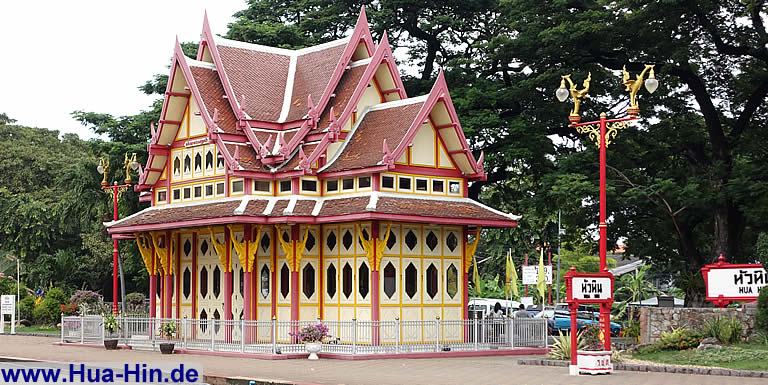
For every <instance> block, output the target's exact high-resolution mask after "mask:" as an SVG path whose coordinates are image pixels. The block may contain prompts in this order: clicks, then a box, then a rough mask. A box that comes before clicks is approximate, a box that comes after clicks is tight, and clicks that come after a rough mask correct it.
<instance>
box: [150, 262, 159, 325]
mask: <svg viewBox="0 0 768 385" xmlns="http://www.w3.org/2000/svg"><path fill="white" fill-rule="evenodd" d="M154 252H155V251H154V250H152V253H154ZM155 317H157V274H150V275H149V318H155Z"/></svg>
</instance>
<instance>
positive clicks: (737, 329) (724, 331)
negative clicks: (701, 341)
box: [701, 317, 744, 344]
mask: <svg viewBox="0 0 768 385" xmlns="http://www.w3.org/2000/svg"><path fill="white" fill-rule="evenodd" d="M743 331H744V326H742V324H741V321H739V320H738V319H736V318H724V317H717V318H710V319H707V320H704V325H702V328H701V334H702V335H703V336H704V337H713V338H716V339H717V340H718V341H719V342H720V343H723V344H734V343H737V342H739V341H741V340H742V338H741V335H742V333H743Z"/></svg>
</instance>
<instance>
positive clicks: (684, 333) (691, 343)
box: [653, 328, 702, 350]
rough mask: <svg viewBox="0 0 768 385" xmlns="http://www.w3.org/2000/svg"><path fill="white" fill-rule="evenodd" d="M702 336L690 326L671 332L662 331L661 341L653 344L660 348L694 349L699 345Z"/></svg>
mask: <svg viewBox="0 0 768 385" xmlns="http://www.w3.org/2000/svg"><path fill="white" fill-rule="evenodd" d="M701 340H702V336H701V335H700V334H699V333H697V332H696V331H693V330H691V329H688V328H677V329H672V331H669V332H663V333H661V336H660V337H659V341H657V342H656V343H655V344H653V347H655V348H657V349H658V350H685V349H693V348H696V347H698V346H699V343H701Z"/></svg>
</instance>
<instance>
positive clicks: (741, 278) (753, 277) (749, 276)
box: [733, 269, 768, 285]
mask: <svg viewBox="0 0 768 385" xmlns="http://www.w3.org/2000/svg"><path fill="white" fill-rule="evenodd" d="M733 283H734V284H735V285H745V284H746V285H765V284H766V283H768V272H766V271H765V270H757V269H755V270H739V271H738V273H734V274H733Z"/></svg>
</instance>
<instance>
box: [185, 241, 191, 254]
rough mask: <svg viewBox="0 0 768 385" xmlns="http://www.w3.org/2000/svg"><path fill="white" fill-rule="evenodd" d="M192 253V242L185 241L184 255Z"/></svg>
mask: <svg viewBox="0 0 768 385" xmlns="http://www.w3.org/2000/svg"><path fill="white" fill-rule="evenodd" d="M191 252H192V242H190V241H189V239H186V240H185V241H184V255H189V253H191Z"/></svg>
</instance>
